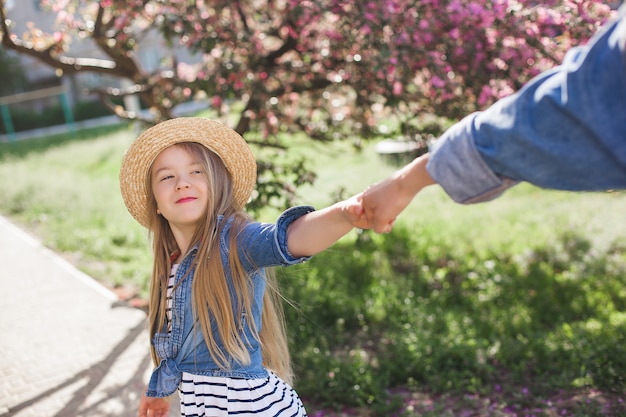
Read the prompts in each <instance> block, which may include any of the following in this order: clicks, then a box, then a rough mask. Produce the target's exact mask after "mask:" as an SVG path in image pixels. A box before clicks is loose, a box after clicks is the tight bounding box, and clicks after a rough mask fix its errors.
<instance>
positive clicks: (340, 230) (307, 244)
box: [287, 195, 369, 257]
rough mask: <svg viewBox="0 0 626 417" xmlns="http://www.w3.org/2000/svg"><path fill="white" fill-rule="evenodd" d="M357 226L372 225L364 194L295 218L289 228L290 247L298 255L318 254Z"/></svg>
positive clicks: (294, 254)
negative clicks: (369, 221)
mask: <svg viewBox="0 0 626 417" xmlns="http://www.w3.org/2000/svg"><path fill="white" fill-rule="evenodd" d="M354 227H359V228H363V229H365V228H368V227H369V226H368V222H367V219H366V218H365V213H364V212H363V208H362V207H361V203H360V195H357V196H354V197H351V198H349V199H347V200H344V201H340V202H338V203H335V204H333V205H332V206H329V207H326V208H324V209H321V210H317V211H314V212H311V213H308V214H305V215H304V216H302V217H300V218H299V219H298V220H296V221H294V222H293V223H292V224H291V225H289V228H288V229H287V247H288V249H289V252H290V253H291V255H292V256H294V257H301V256H311V255H315V254H316V253H319V252H321V251H323V250H324V249H326V248H328V247H330V246H331V245H332V244H334V243H335V242H336V241H338V240H339V239H340V238H341V237H343V236H344V235H346V234H347V233H348V232H349V231H350V230H352V229H353V228H354Z"/></svg>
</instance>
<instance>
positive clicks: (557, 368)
mask: <svg viewBox="0 0 626 417" xmlns="http://www.w3.org/2000/svg"><path fill="white" fill-rule="evenodd" d="M133 138H134V133H133V132H132V130H131V129H130V128H128V127H125V126H122V127H118V128H110V129H97V130H91V131H85V132H80V133H79V134H78V135H77V136H76V137H68V136H64V135H61V136H57V137H51V138H46V139H42V140H28V141H24V142H17V143H3V144H0V184H1V186H2V190H3V192H2V194H1V195H0V212H1V213H3V214H4V215H7V216H8V217H9V218H11V219H12V220H13V221H15V222H17V223H19V224H22V225H24V226H25V227H27V228H28V229H30V230H31V231H33V232H34V233H35V234H36V235H37V236H39V237H40V238H41V239H42V240H43V242H44V244H45V245H47V246H49V247H51V248H52V249H53V250H56V251H58V252H60V253H62V254H63V255H64V256H65V257H66V258H69V259H70V260H71V261H72V262H74V263H75V264H76V265H77V266H78V267H79V268H80V269H82V270H83V271H85V272H86V273H88V274H90V275H91V276H93V277H94V278H96V279H98V280H100V281H101V282H103V283H104V284H105V285H109V286H125V287H128V288H131V289H132V290H136V291H138V292H139V293H141V294H143V295H145V294H146V285H147V281H148V275H149V272H150V255H149V250H148V243H147V233H146V231H145V230H143V229H142V228H141V226H139V225H138V224H137V223H136V222H135V221H134V220H133V219H132V218H131V217H130V215H129V214H128V213H127V212H126V209H125V207H124V205H123V202H122V200H121V196H120V194H119V188H118V187H119V185H118V179H117V175H118V171H119V164H120V161H121V157H122V154H123V152H124V150H125V149H126V148H127V147H128V145H129V144H130V142H131V141H132V140H133ZM290 140H291V141H293V143H294V148H293V149H292V150H291V151H290V153H289V154H287V155H283V157H297V156H298V155H303V156H305V157H306V158H307V161H309V162H310V163H311V165H312V167H314V168H315V169H316V170H317V171H318V179H317V182H316V184H315V185H314V186H307V187H303V188H302V189H300V190H299V196H300V202H301V203H303V204H312V205H315V206H317V207H322V206H324V205H327V204H329V203H331V202H332V201H334V199H335V198H336V197H337V196H338V195H344V196H347V195H351V194H354V193H357V192H360V191H361V190H363V189H364V188H365V187H366V186H367V185H369V184H371V183H372V182H375V181H377V180H380V179H382V178H384V177H385V176H386V175H388V174H389V173H390V172H392V171H393V170H394V169H395V168H394V167H392V166H389V165H387V164H386V163H385V162H384V161H382V160H381V159H380V157H379V156H378V155H376V153H375V152H374V149H373V145H372V144H368V145H366V146H364V147H362V149H361V151H359V152H355V151H354V150H353V148H352V145H351V144H349V143H339V144H332V145H329V144H320V143H313V144H311V143H307V142H305V141H302V140H301V138H300V137H295V138H290ZM256 151H257V152H258V150H256ZM625 203H626V195H624V194H623V193H593V194H591V193H566V192H556V191H545V190H539V189H537V188H535V187H533V186H530V185H527V184H524V185H520V186H517V187H515V188H513V189H511V190H509V191H508V192H507V193H506V194H505V196H503V197H502V198H500V199H497V200H495V201H493V202H490V203H484V204H477V205H472V206H461V205H458V204H455V203H453V202H452V201H451V200H450V199H449V198H448V197H447V196H446V195H445V193H444V192H443V191H442V190H441V189H439V188H436V187H431V188H429V189H427V190H424V191H423V192H422V193H420V194H419V195H418V196H417V197H416V199H415V200H414V201H413V202H412V203H411V205H410V206H409V208H408V209H407V210H406V211H405V212H404V213H403V214H402V215H401V216H400V218H399V220H398V222H397V225H396V228H395V229H394V231H393V232H392V233H391V234H388V235H375V234H373V233H371V232H357V231H355V232H352V233H350V234H349V235H348V236H347V237H346V238H344V239H342V241H341V242H339V243H338V244H337V245H336V246H334V247H333V248H331V249H329V250H328V251H326V252H324V253H323V254H320V255H318V256H316V257H315V258H314V259H313V260H311V261H310V262H307V263H305V264H303V265H298V266H294V267H292V268H285V269H281V270H280V273H279V277H280V279H281V283H282V286H283V288H284V291H285V294H286V296H287V297H288V298H289V299H290V300H292V301H293V302H294V304H295V307H288V308H287V316H288V325H289V329H290V338H291V345H292V353H293V357H294V363H295V367H296V370H297V374H298V382H297V389H298V391H299V392H300V393H301V395H302V396H303V398H304V399H305V401H306V402H307V406H308V408H309V409H310V410H314V409H318V408H325V410H326V411H324V412H321V411H320V412H318V413H317V414H313V413H312V414H313V415H319V416H322V415H324V416H331V415H335V414H333V413H332V412H330V411H328V407H332V408H337V409H339V408H345V407H352V408H353V409H355V410H359V411H358V412H359V413H361V415H381V416H382V415H386V416H387V415H391V414H392V411H395V412H397V414H396V415H399V416H400V415H401V416H446V415H450V416H452V415H454V416H458V415H485V416H513V415H536V416H556V415H559V416H560V415H567V416H576V417H584V416H618V415H625V414H626V406H624V400H625V399H624V398H623V393H624V389H625V381H624V375H626V340H625V339H626V250H625V249H626V239H625V236H624V230H626V218H625V217H624V216H623V213H624V206H625ZM276 214H277V213H276V210H273V209H272V210H265V211H264V212H262V213H260V214H259V218H260V219H261V220H268V221H271V220H273V219H274V218H275V215H276ZM390 389H391V390H390ZM347 393H349V394H347ZM620 401H621V402H620ZM472 413H473V414H472ZM352 414H356V411H354V412H352Z"/></svg>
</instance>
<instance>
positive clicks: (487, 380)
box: [279, 228, 626, 407]
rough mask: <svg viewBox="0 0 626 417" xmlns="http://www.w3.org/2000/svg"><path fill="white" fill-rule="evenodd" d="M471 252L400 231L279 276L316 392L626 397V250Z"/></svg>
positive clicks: (571, 242) (312, 395)
mask: <svg viewBox="0 0 626 417" xmlns="http://www.w3.org/2000/svg"><path fill="white" fill-rule="evenodd" d="M457 250H458V248H457V249H456V250H455V248H454V247H451V246H449V244H448V243H446V242H444V241H437V240H436V239H435V238H434V237H433V236H429V237H428V238H424V235H423V234H420V235H419V236H417V235H415V234H412V233H411V232H410V230H408V229H407V228H396V229H395V230H394V232H392V233H391V234H389V235H383V236H377V235H373V234H369V233H364V234H361V235H359V236H358V237H357V238H355V239H353V240H352V241H344V242H341V243H339V244H338V245H336V246H335V247H333V249H331V250H329V251H327V252H325V253H322V254H319V255H317V256H316V257H315V258H314V259H312V260H311V261H309V262H307V263H306V264H304V265H299V266H295V267H293V268H289V269H285V270H279V276H280V278H281V281H282V285H283V287H284V288H285V294H286V296H287V298H288V299H290V300H293V301H294V304H295V306H287V307H286V310H287V316H288V321H289V324H288V326H289V329H290V338H291V343H292V352H293V356H294V364H295V368H296V372H297V375H298V382H297V387H298V390H299V391H300V392H301V393H302V396H303V397H304V398H306V399H307V400H308V401H311V402H314V403H318V404H324V405H329V406H338V405H340V404H344V405H345V404H349V405H354V406H359V405H361V406H362V405H364V404H367V405H369V406H372V407H373V406H376V405H377V406H383V405H384V404H385V403H386V401H387V400H388V399H389V398H388V396H387V390H388V389H389V388H390V387H394V386H400V385H413V386H417V387H421V388H424V389H425V388H426V387H427V389H428V390H433V391H435V392H450V391H452V392H485V391H489V390H490V389H491V387H493V386H494V385H496V384H501V383H504V382H505V381H506V383H507V384H509V385H515V386H525V385H529V386H531V388H530V390H531V392H532V393H534V394H536V395H541V394H542V393H544V391H545V390H546V387H549V389H550V390H559V389H568V388H569V389H571V388H572V387H581V386H585V387H594V388H597V389H602V390H608V391H615V392H619V391H620V390H621V391H623V390H624V388H625V387H626V384H625V381H624V375H626V355H625V353H626V352H625V350H624V349H625V348H624V346H626V340H625V339H626V312H625V310H626V274H625V272H626V257H625V256H624V251H623V248H622V247H620V245H618V244H616V245H613V246H610V247H608V248H607V249H606V250H604V251H598V250H597V249H594V248H592V245H591V242H589V241H588V240H586V239H585V238H584V237H583V236H582V235H579V234H577V233H576V232H574V231H566V232H564V233H562V234H560V235H557V236H555V237H554V240H553V241H546V242H544V243H543V244H538V245H537V247H536V248H531V249H528V250H526V251H524V252H520V253H492V252H484V253H472V252H471V251H470V252H469V253H465V254H464V255H463V257H456V256H454V254H455V252H456V251H457ZM446 254H449V256H448V255H446ZM529 381H535V383H533V384H529ZM536 381H542V382H540V383H538V382H536ZM347 393H349V395H347Z"/></svg>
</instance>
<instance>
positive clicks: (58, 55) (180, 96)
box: [0, 0, 612, 204]
mask: <svg viewBox="0 0 626 417" xmlns="http://www.w3.org/2000/svg"><path fill="white" fill-rule="evenodd" d="M43 3H44V4H45V5H47V7H49V8H51V10H53V11H55V12H56V13H57V15H58V31H57V32H55V33H52V34H42V33H38V35H37V36H36V37H34V36H32V32H31V35H30V37H29V38H27V39H24V38H21V39H20V38H18V37H17V36H16V35H15V34H13V33H11V25H10V20H8V19H7V16H6V15H5V12H4V7H3V6H4V0H0V10H2V11H1V13H2V15H1V16H0V20H1V22H0V34H1V36H2V44H3V46H4V47H6V48H10V49H13V50H16V51H18V52H21V53H25V54H29V55H31V56H35V57H37V58H39V59H41V60H42V61H44V62H46V63H48V64H49V65H51V66H53V67H56V68H58V69H61V70H63V71H64V72H65V73H74V72H83V71H93V72H99V73H102V74H108V75H111V76H115V77H121V78H126V79H129V80H131V82H132V86H131V87H129V88H127V89H125V90H119V89H116V90H112V89H110V90H103V91H100V93H101V94H102V97H103V98H105V99H106V98H107V97H109V96H110V95H113V94H116V95H125V94H138V95H139V96H140V97H141V99H142V101H143V102H144V104H145V105H146V106H147V107H149V108H151V109H152V110H153V112H152V114H153V115H154V119H155V121H158V120H162V119H167V118H170V117H171V115H172V114H171V109H172V108H173V106H175V105H176V104H178V103H180V102H183V101H187V100H189V99H191V98H192V97H195V96H196V95H198V94H203V95H205V96H208V97H210V98H211V102H212V105H213V106H214V107H215V108H216V109H218V110H221V111H223V112H228V113H229V114H232V113H233V111H234V110H233V109H234V108H237V109H241V110H238V111H237V113H236V117H237V119H236V122H235V129H236V130H237V131H238V132H239V133H241V134H246V133H248V132H250V133H254V135H246V138H247V139H248V140H249V141H250V140H254V141H258V142H259V143H262V144H265V145H272V146H277V145H279V142H278V140H277V137H278V136H277V134H278V133H280V132H291V131H295V130H299V131H304V132H306V134H307V135H308V136H309V137H311V138H314V139H318V140H329V139H335V138H343V137H368V136H371V135H372V134H377V133H378V127H379V124H380V123H381V120H383V118H384V119H385V120H390V119H392V118H394V117H395V118H397V119H398V120H399V121H400V123H396V124H394V126H395V125H397V126H399V128H398V129H400V130H401V132H400V133H403V134H405V135H406V134H410V133H411V129H412V128H413V127H412V126H411V125H412V122H413V121H415V120H419V116H420V115H424V114H436V115H439V116H445V117H451V118H457V117H460V116H462V115H464V114H466V113H468V112H471V111H474V110H477V109H480V108H483V107H485V106H487V105H489V104H491V103H492V102H493V101H495V100H497V99H498V98H500V97H503V96H505V95H508V94H510V93H512V92H514V91H515V90H517V89H518V88H519V87H520V86H521V85H522V84H523V83H524V82H526V81H527V80H528V79H530V78H531V77H532V76H533V75H535V74H537V73H538V72H540V71H541V70H544V69H546V68H549V67H550V66H553V65H555V64H556V63H558V62H559V61H560V60H561V59H562V57H563V55H564V52H565V51H566V50H567V49H568V48H570V47H571V46H574V45H576V44H578V43H581V42H584V41H586V40H587V39H588V38H589V37H590V35H591V34H592V33H594V32H595V31H596V30H597V28H598V27H599V25H600V24H601V23H602V22H603V21H605V20H606V19H607V18H609V17H610V15H611V13H612V11H611V9H610V8H609V7H608V6H607V5H605V4H604V2H602V1H601V0H558V1H557V0H547V1H544V2H538V1H535V0H476V1H471V2H470V1H465V0H384V1H383V0H378V1H374V0H352V1H345V0H315V1H313V0H243V1H233V0H229V1H224V0H194V1H190V0H170V1H168V2H163V1H159V0H100V1H93V0H91V1H88V0H43ZM8 17H10V16H8ZM150 28H154V29H157V30H158V31H159V32H160V33H161V34H162V35H163V37H164V39H166V40H167V42H168V43H169V45H170V46H171V47H172V48H178V47H185V48H188V49H189V50H190V51H192V52H194V53H196V54H198V56H200V57H202V59H201V61H199V62H196V63H193V64H190V63H184V62H176V61H175V60H171V61H170V62H169V64H168V65H167V66H165V67H162V68H160V69H159V70H157V71H154V72H152V73H148V72H146V71H144V70H143V69H142V68H141V65H140V64H139V62H138V61H137V60H136V59H135V52H136V49H137V48H138V45H139V44H140V40H141V38H142V36H144V34H145V33H146V31H147V30H149V29H150ZM75 36H80V37H82V38H91V39H93V41H94V42H95V44H96V45H97V47H98V48H99V49H100V51H101V52H103V54H104V56H105V57H106V59H101V60H93V59H89V60H87V59H84V58H77V57H74V58H70V57H68V56H66V55H65V51H66V50H67V45H68V43H69V42H70V41H71V39H72V38H73V37H75ZM227 103H228V105H227ZM233 104H235V105H236V106H232V105H233ZM229 106H230V107H229ZM112 108H113V107H112ZM114 109H116V111H117V113H118V114H119V115H120V116H123V117H129V118H132V117H138V115H135V114H129V113H128V112H125V111H124V110H123V109H121V108H119V107H116V108H114ZM392 133H393V134H398V133H399V132H397V131H396V132H392ZM253 136H254V137H253ZM298 164H300V165H299V166H300V168H299V169H300V171H297V175H296V176H295V177H294V178H295V179H294V181H292V182H297V181H308V180H307V178H310V177H308V176H306V175H304V174H305V173H306V170H304V168H303V167H304V166H303V165H302V163H301V161H299V162H298ZM274 168H275V167H273V166H272V165H271V164H270V163H269V162H267V163H261V171H263V170H266V173H269V172H274V171H275V170H274ZM274 180H275V181H274ZM274 180H272V181H268V182H267V185H268V188H267V189H266V190H262V191H261V195H262V196H263V195H266V194H267V195H270V196H272V195H273V196H279V195H281V194H283V192H284V191H285V188H284V187H283V185H282V182H283V181H282V180H281V179H280V178H278V177H275V178H274ZM260 185H261V187H262V186H263V184H260ZM266 202H267V201H265V200H263V199H262V200H259V203H262V204H264V203H266Z"/></svg>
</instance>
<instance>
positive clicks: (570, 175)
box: [427, 9, 626, 204]
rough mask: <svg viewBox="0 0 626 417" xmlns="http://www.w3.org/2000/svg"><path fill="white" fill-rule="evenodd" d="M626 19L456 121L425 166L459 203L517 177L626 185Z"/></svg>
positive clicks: (551, 183)
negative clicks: (511, 91) (485, 106)
mask: <svg viewBox="0 0 626 417" xmlns="http://www.w3.org/2000/svg"><path fill="white" fill-rule="evenodd" d="M625 49H626V17H624V9H622V17H621V18H620V19H619V20H617V21H615V22H612V23H610V24H607V25H606V26H605V27H604V28H603V29H602V30H601V31H600V32H599V33H598V34H596V36H594V38H592V39H591V40H590V42H589V43H588V45H587V46H585V47H582V48H576V49H573V50H571V51H570V52H569V53H568V54H567V55H566V58H565V60H564V62H563V64H562V65H560V66H559V67H556V68H554V69H552V70H550V71H547V72H545V73H543V74H541V75H539V76H538V77H536V78H535V79H533V80H532V81H531V82H529V83H528V84H527V85H525V86H524V87H523V88H522V89H521V90H520V91H519V92H518V93H516V94H514V95H512V96H510V97H507V98H505V99H502V100H500V101H498V102H497V103H496V104H494V105H493V106H491V107H490V108H489V109H487V110H486V111H484V112H479V113H474V114H472V115H470V116H468V117H466V118H465V119H463V120H462V121H460V122H459V123H457V124H455V125H454V126H453V127H451V128H450V129H449V130H448V131H446V132H445V133H444V135H443V136H442V137H441V138H440V139H439V140H438V141H437V143H436V144H435V146H434V147H433V150H432V151H431V155H430V158H429V162H428V165H427V169H428V172H429V173H430V175H431V176H432V178H433V179H434V180H435V181H436V182H437V183H438V184H440V185H441V186H442V187H443V188H444V190H445V191H446V192H447V193H448V194H449V195H450V197H451V198H452V199H454V200H455V201H457V202H459V203H465V204H467V203H475V202H480V201H487V200H490V199H492V198H495V197H497V196H498V195H500V194H501V193H502V192H503V191H504V190H506V189H508V188H509V187H511V186H513V185H515V184H516V183H517V182H519V181H527V182H530V183H533V184H535V185H538V186H540V187H544V188H552V189H561V190H571V191H596V190H608V189H625V188H626V133H625V132H626V58H625V56H626V53H625Z"/></svg>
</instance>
